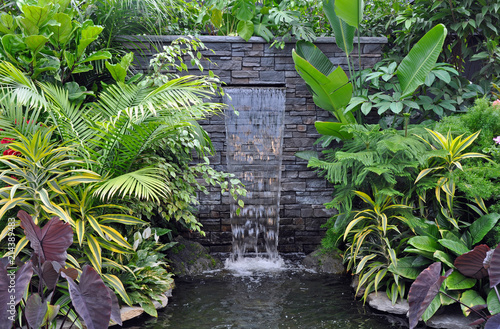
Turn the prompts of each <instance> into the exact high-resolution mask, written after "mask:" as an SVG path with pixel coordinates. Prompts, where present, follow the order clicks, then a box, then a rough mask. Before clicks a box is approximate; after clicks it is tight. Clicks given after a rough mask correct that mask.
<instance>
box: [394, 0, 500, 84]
mask: <svg viewBox="0 0 500 329" xmlns="http://www.w3.org/2000/svg"><path fill="white" fill-rule="evenodd" d="M499 9H500V3H498V1H485V0H480V1H472V0H449V1H429V0H417V1H414V2H413V3H412V4H411V5H407V6H406V8H405V9H404V10H403V11H400V12H399V13H397V17H396V23H397V25H396V26H394V27H392V29H393V30H397V31H399V33H398V34H397V35H396V37H395V40H394V45H393V47H392V52H393V53H394V54H397V53H398V52H399V53H401V52H403V53H404V52H405V50H406V51H407V49H409V47H411V45H412V44H413V43H414V42H415V41H416V40H417V39H419V38H420V36H421V35H423V34H424V33H425V31H427V30H428V29H429V27H430V26H432V25H434V24H438V23H441V24H444V25H446V26H448V27H450V29H451V31H453V32H454V33H453V34H452V35H451V34H450V35H449V36H448V37H447V38H446V41H445V47H444V52H443V54H442V57H443V60H442V61H443V62H448V63H451V64H453V65H454V66H455V68H456V69H457V70H458V71H459V72H462V71H463V66H464V64H465V63H466V62H467V61H468V60H470V59H471V58H472V56H474V55H475V54H478V53H481V52H482V51H488V50H487V49H486V48H485V44H484V43H483V42H487V40H495V39H496V38H497V36H498V32H499V31H498V28H497V26H496V25H495V21H496V19H497V16H498V10H499ZM490 49H492V48H490ZM496 66H498V64H496ZM494 71H495V69H490V70H489V72H488V73H493V72H494ZM478 73H479V70H478V71H477V72H476V74H475V77H474V78H473V81H475V82H476V83H478V84H479V82H480V81H481V80H483V81H485V82H486V83H487V84H488V83H489V81H491V80H490V79H491V76H486V77H485V76H484V75H483V74H478Z"/></svg>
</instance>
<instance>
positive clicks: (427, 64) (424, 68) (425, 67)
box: [396, 24, 447, 98]
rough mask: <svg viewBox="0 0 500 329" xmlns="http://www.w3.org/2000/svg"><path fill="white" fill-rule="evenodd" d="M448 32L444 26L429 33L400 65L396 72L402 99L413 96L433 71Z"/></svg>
mask: <svg viewBox="0 0 500 329" xmlns="http://www.w3.org/2000/svg"><path fill="white" fill-rule="evenodd" d="M446 34H447V30H446V27H444V25H443V24H438V25H436V26H435V27H434V28H433V29H432V30H430V31H429V32H427V33H426V34H425V35H424V36H423V37H422V39H420V40H419V41H418V42H417V43H416V44H415V46H413V48H412V49H411V50H410V52H409V53H408V55H407V56H406V57H405V58H404V59H403V61H401V64H399V67H398V70H397V72H396V74H397V76H398V79H399V85H400V86H401V98H403V97H406V96H409V95H411V94H412V93H413V92H414V91H415V90H416V89H417V88H418V87H419V86H420V85H421V84H423V83H424V82H425V78H426V77H427V75H428V74H429V72H430V71H431V70H432V68H433V67H434V65H435V64H436V61H437V59H438V56H439V54H440V53H441V50H442V49H443V43H444V39H445V38H446Z"/></svg>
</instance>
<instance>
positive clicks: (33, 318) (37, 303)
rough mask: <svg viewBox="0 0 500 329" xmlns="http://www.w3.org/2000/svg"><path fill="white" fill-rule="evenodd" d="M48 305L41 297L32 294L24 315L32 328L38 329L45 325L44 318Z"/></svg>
mask: <svg viewBox="0 0 500 329" xmlns="http://www.w3.org/2000/svg"><path fill="white" fill-rule="evenodd" d="M47 309H48V307H47V303H46V302H44V301H43V300H42V298H41V297H40V295H38V294H31V295H30V296H29V297H28V300H27V301H26V308H25V309H24V315H25V316H26V321H28V324H29V326H30V327H31V328H35V329H38V328H40V327H41V325H42V323H43V318H44V317H45V314H47Z"/></svg>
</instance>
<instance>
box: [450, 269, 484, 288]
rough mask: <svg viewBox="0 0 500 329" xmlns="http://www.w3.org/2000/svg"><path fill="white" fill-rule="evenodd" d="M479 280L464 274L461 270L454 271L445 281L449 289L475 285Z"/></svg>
mask: <svg viewBox="0 0 500 329" xmlns="http://www.w3.org/2000/svg"><path fill="white" fill-rule="evenodd" d="M476 282H477V280H476V279H473V278H468V277H466V276H464V275H463V274H462V273H460V272H459V271H453V272H452V273H451V274H450V276H449V277H447V278H446V280H445V281H444V283H445V284H446V287H447V288H448V289H449V290H463V289H470V288H472V287H474V285H475V284H476Z"/></svg>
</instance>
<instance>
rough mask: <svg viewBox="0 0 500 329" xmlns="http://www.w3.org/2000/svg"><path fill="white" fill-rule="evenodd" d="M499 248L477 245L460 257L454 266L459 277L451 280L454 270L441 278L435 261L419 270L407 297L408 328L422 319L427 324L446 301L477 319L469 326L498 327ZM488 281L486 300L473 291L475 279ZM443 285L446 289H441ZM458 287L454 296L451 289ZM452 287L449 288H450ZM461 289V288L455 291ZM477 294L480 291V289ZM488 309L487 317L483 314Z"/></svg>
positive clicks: (439, 268) (488, 328)
mask: <svg viewBox="0 0 500 329" xmlns="http://www.w3.org/2000/svg"><path fill="white" fill-rule="evenodd" d="M499 247H500V245H498V246H497V248H496V249H494V250H490V248H489V247H488V246H486V245H478V246H476V247H475V248H474V249H473V250H472V251H470V252H467V253H465V254H463V255H462V256H460V257H458V258H457V259H456V260H455V263H454V265H455V267H456V269H457V270H458V271H459V272H460V273H459V276H457V277H454V276H453V275H454V274H455V273H458V272H455V271H454V270H453V268H451V269H449V270H448V271H447V272H446V273H445V274H444V275H441V274H442V271H441V263H439V262H436V263H433V264H431V265H430V266H429V267H428V268H426V269H425V270H424V271H422V272H421V273H420V274H419V276H418V277H417V279H416V280H415V282H414V283H413V284H412V286H411V288H410V292H409V294H408V303H409V305H410V309H409V312H408V318H409V324H410V329H413V328H415V327H416V325H417V324H418V321H419V318H420V317H422V319H423V320H424V321H427V320H428V319H429V318H430V317H431V316H432V315H433V314H434V313H435V312H436V311H437V310H438V309H439V307H440V306H441V305H446V304H443V303H442V302H441V301H442V300H446V301H448V304H451V303H455V302H457V303H460V304H461V307H462V311H463V312H464V315H466V316H468V315H469V314H471V313H475V314H476V315H477V316H478V317H479V319H478V320H476V321H474V322H473V323H472V324H471V325H480V324H483V323H484V324H485V326H484V328H485V329H493V328H498V326H499V325H500V313H499V312H500V307H499V305H500V298H499V297H498V288H497V286H498V284H499V283H500V267H499V265H500V252H499V250H500V248H499ZM486 278H489V287H488V289H486V291H487V294H486V295H487V299H486V300H485V299H483V297H482V296H481V295H480V294H479V293H478V290H472V289H469V288H472V287H473V286H474V285H475V283H476V281H477V280H480V279H486ZM443 282H444V283H445V286H446V287H447V289H443V287H442V284H443ZM457 285H458V286H461V287H462V289H467V290H465V291H462V292H461V293H460V294H454V293H453V292H452V289H457V288H456V287H454V286H457ZM450 286H451V287H450ZM458 289H460V288H458ZM479 291H480V290H479ZM484 309H488V311H489V313H490V315H487V314H485V313H483V312H482V311H483V310H484Z"/></svg>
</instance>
